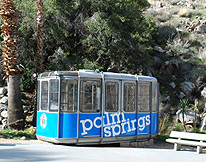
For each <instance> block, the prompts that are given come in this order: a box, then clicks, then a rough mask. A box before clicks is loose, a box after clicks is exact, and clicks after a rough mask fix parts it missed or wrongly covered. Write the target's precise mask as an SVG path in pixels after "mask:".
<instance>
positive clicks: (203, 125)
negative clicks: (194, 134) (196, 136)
mask: <svg viewBox="0 0 206 162" xmlns="http://www.w3.org/2000/svg"><path fill="white" fill-rule="evenodd" d="M205 126H206V115H205V117H204V118H203V120H202V121H201V123H200V131H203V130H204V128H205Z"/></svg>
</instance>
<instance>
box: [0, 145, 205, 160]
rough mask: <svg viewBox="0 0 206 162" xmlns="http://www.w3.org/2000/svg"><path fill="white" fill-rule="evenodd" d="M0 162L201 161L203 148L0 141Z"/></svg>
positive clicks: (203, 158) (203, 156)
mask: <svg viewBox="0 0 206 162" xmlns="http://www.w3.org/2000/svg"><path fill="white" fill-rule="evenodd" d="M0 161H1V162H27V161H33V162H34V161H38V162H40V161H48V162H50V161H51V162H53V161H56V162H182V161H185V162H196V161H198V162H205V161H206V150H204V152H203V153H202V154H197V153H196V151H194V150H193V151H177V152H175V151H173V150H171V149H149V148H122V147H83V146H62V145H42V144H31V145H23V144H0Z"/></svg>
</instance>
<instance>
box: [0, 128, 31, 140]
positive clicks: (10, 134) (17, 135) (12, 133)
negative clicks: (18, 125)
mask: <svg viewBox="0 0 206 162" xmlns="http://www.w3.org/2000/svg"><path fill="white" fill-rule="evenodd" d="M34 134H35V128H34V127H32V128H28V129H25V130H20V131H18V130H11V129H4V130H0V137H1V138H6V139H15V140H18V139H21V138H22V137H26V140H30V139H33V138H32V137H31V136H32V135H34Z"/></svg>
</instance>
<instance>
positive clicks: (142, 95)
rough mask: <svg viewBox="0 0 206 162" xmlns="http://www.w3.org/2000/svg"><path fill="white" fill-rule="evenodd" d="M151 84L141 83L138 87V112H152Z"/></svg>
mask: <svg viewBox="0 0 206 162" xmlns="http://www.w3.org/2000/svg"><path fill="white" fill-rule="evenodd" d="M150 86H151V84H150V83H139V87H138V111H139V112H148V111H150Z"/></svg>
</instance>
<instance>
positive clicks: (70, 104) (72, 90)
mask: <svg viewBox="0 0 206 162" xmlns="http://www.w3.org/2000/svg"><path fill="white" fill-rule="evenodd" d="M77 83H78V82H77V80H62V82H61V111H62V112H76V111H77V99H78V94H77V92H78V86H77Z"/></svg>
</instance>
